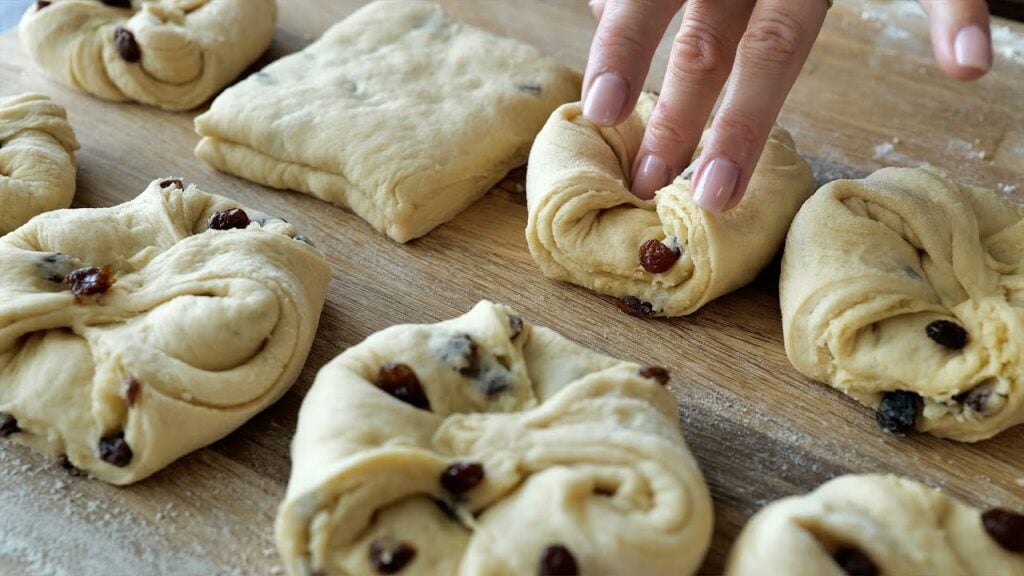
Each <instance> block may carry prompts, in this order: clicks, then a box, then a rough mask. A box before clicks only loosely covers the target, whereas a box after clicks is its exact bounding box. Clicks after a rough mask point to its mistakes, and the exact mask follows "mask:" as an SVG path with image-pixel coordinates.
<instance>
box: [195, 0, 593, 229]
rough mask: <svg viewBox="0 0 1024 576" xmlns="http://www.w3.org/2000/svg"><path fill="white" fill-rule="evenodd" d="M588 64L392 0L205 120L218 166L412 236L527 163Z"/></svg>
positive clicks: (265, 75)
mask: <svg viewBox="0 0 1024 576" xmlns="http://www.w3.org/2000/svg"><path fill="white" fill-rule="evenodd" d="M579 83H580V79H579V75H578V74H576V73H575V72H573V71H571V70H569V69H568V68H565V67H564V66H562V65H560V64H558V63H557V62H555V61H554V60H553V59H551V58H549V57H547V56H545V55H544V54H542V53H541V52H540V51H538V50H536V49H535V48H533V47H531V46H528V45H526V44H523V43H522V42H518V41H516V40H512V39H510V38H502V37H499V36H494V35H492V34H489V33H487V32H484V31H482V30H478V29H476V28H473V27H471V26H468V25H466V24H463V23H461V22H458V21H456V20H454V19H452V18H449V17H447V16H446V15H445V14H444V12H442V10H441V8H440V6H438V5H436V4H434V3H432V2H421V1H414V0H403V1H399V0H383V1H380V2H374V3H372V4H369V5H368V6H365V7H364V8H362V9H360V10H359V11H357V12H356V13H354V14H353V15H351V16H350V17H348V18H347V19H345V20H343V21H342V22H340V23H338V24H337V25H335V26H334V27H333V28H331V29H330V30H328V31H327V32H326V33H324V35H323V37H322V38H320V40H319V41H317V42H316V43H314V44H313V45H311V46H310V47H308V48H307V49H305V50H303V51H302V52H299V53H297V54H293V55H291V56H288V57H287V58H282V59H281V60H278V61H277V62H274V63H273V64H271V65H270V66H267V67H266V68H265V69H264V70H263V71H261V72H259V73H256V74H253V75H252V76H250V77H249V78H248V79H247V80H245V81H244V82H241V83H239V84H238V85H236V86H234V87H232V88H231V89H230V90H227V91H225V92H224V94H222V95H221V96H220V97H219V98H217V100H216V101H215V102H214V103H213V106H211V108H210V111H209V112H207V113H205V114H203V115H202V116H199V118H197V119H196V131H197V132H198V133H199V135H200V136H202V137H203V139H202V141H201V142H200V143H199V146H198V147H197V148H196V154H197V155H198V156H199V157H200V158H201V159H202V160H204V161H205V162H207V163H209V164H210V165H212V166H213V167H214V168H216V169H218V170H222V171H225V172H230V173H232V174H236V175H239V176H241V177H243V178H247V179H249V180H253V181H255V182H259V183H261V184H265V185H268V186H273V187H275V188H281V189H290V190H297V191H300V192H305V193H307V194H310V195H313V196H315V197H317V198H320V199H322V200H326V201H328V202H332V203H334V204H338V205H340V206H344V207H348V208H350V209H352V210H353V211H354V212H355V213H356V214H358V215H359V216H360V217H361V218H363V219H364V220H366V221H367V222H369V223H370V224H371V225H372V226H373V227H374V228H376V229H377V230H379V231H381V232H384V233H385V234H387V235H388V236H390V237H391V238H392V239H394V240H396V241H398V242H407V241H409V240H412V239H413V238H417V237H419V236H422V235H424V234H426V233H427V232H430V231H431V230H432V229H434V228H435V227H437V226H439V225H441V224H443V223H444V222H447V221H448V220H451V219H452V218H454V217H455V216H456V215H457V214H459V213H460V212H462V211H463V210H465V209H466V208H467V207H468V206H469V205H470V204H472V203H473V202H475V201H476V200H477V199H479V198H480V197H481V196H483V195H484V194H485V193H486V192H487V191H488V190H489V189H490V188H491V187H493V186H494V185H495V184H496V183H498V182H499V181H500V180H501V179H502V178H504V177H505V174H506V173H508V171H509V170H511V169H512V168H515V167H516V166H520V165H522V164H523V163H525V162H526V158H527V154H528V153H529V150H530V144H531V143H532V142H533V139H534V137H535V136H536V135H537V132H538V131H539V130H540V128H541V126H543V125H544V120H546V119H547V117H548V115H549V114H550V113H551V111H552V110H554V109H555V108H556V107H558V105H560V104H562V103H563V102H567V101H569V100H572V99H574V98H577V97H579V88H580V87H579Z"/></svg>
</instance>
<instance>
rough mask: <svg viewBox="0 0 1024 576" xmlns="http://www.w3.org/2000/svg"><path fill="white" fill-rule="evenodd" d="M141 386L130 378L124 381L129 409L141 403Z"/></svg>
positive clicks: (125, 397)
mask: <svg viewBox="0 0 1024 576" xmlns="http://www.w3.org/2000/svg"><path fill="white" fill-rule="evenodd" d="M140 388H141V385H140V384H139V381H138V380H136V379H135V378H133V377H131V376H129V377H127V378H125V381H124V399H125V400H127V401H128V407H129V408H132V407H134V406H135V403H136V402H138V401H139V392H141V390H140Z"/></svg>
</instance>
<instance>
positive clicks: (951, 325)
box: [924, 320, 967, 350]
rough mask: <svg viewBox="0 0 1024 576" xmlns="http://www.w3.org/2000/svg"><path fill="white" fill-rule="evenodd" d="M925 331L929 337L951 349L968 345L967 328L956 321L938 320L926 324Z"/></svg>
mask: <svg viewBox="0 0 1024 576" xmlns="http://www.w3.org/2000/svg"><path fill="white" fill-rule="evenodd" d="M924 331H925V333H927V334H928V337H929V338H931V339H932V340H935V341H936V342H938V343H939V344H941V345H942V346H945V347H946V348H949V349H950V350H962V349H963V347H964V346H967V330H964V328H963V326H960V325H959V324H957V323H956V322H950V321H949V320H936V321H935V322H932V323H931V324H929V325H928V326H926V327H925V329H924Z"/></svg>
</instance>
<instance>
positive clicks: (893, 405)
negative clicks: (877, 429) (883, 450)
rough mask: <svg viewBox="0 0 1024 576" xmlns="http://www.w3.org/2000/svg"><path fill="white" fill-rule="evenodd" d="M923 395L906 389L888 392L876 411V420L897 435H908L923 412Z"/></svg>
mask: <svg viewBox="0 0 1024 576" xmlns="http://www.w3.org/2000/svg"><path fill="white" fill-rule="evenodd" d="M921 406H922V401H921V397H920V396H918V395H917V394H915V393H913V392H907V391H906V390H894V391H892V392H886V393H885V396H883V397H882V402H881V403H880V404H879V405H878V410H877V411H876V412H875V420H877V421H878V425H879V426H881V427H882V429H883V430H885V431H886V432H889V433H890V434H895V435H896V436H906V435H907V433H909V432H911V431H912V430H913V429H914V425H915V424H916V423H917V416H918V414H920V412H921Z"/></svg>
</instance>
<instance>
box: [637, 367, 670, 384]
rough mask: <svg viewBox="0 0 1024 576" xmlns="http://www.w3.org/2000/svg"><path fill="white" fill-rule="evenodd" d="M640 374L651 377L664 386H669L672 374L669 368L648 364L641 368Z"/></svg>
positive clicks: (643, 376)
mask: <svg viewBox="0 0 1024 576" xmlns="http://www.w3.org/2000/svg"><path fill="white" fill-rule="evenodd" d="M640 376H641V377H642V378H650V379H651V380H655V381H657V382H658V384H661V385H662V386H668V381H669V380H670V379H671V377H672V376H671V375H670V374H669V372H668V369H667V368H662V367H661V366H647V367H646V368H641V369H640Z"/></svg>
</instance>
